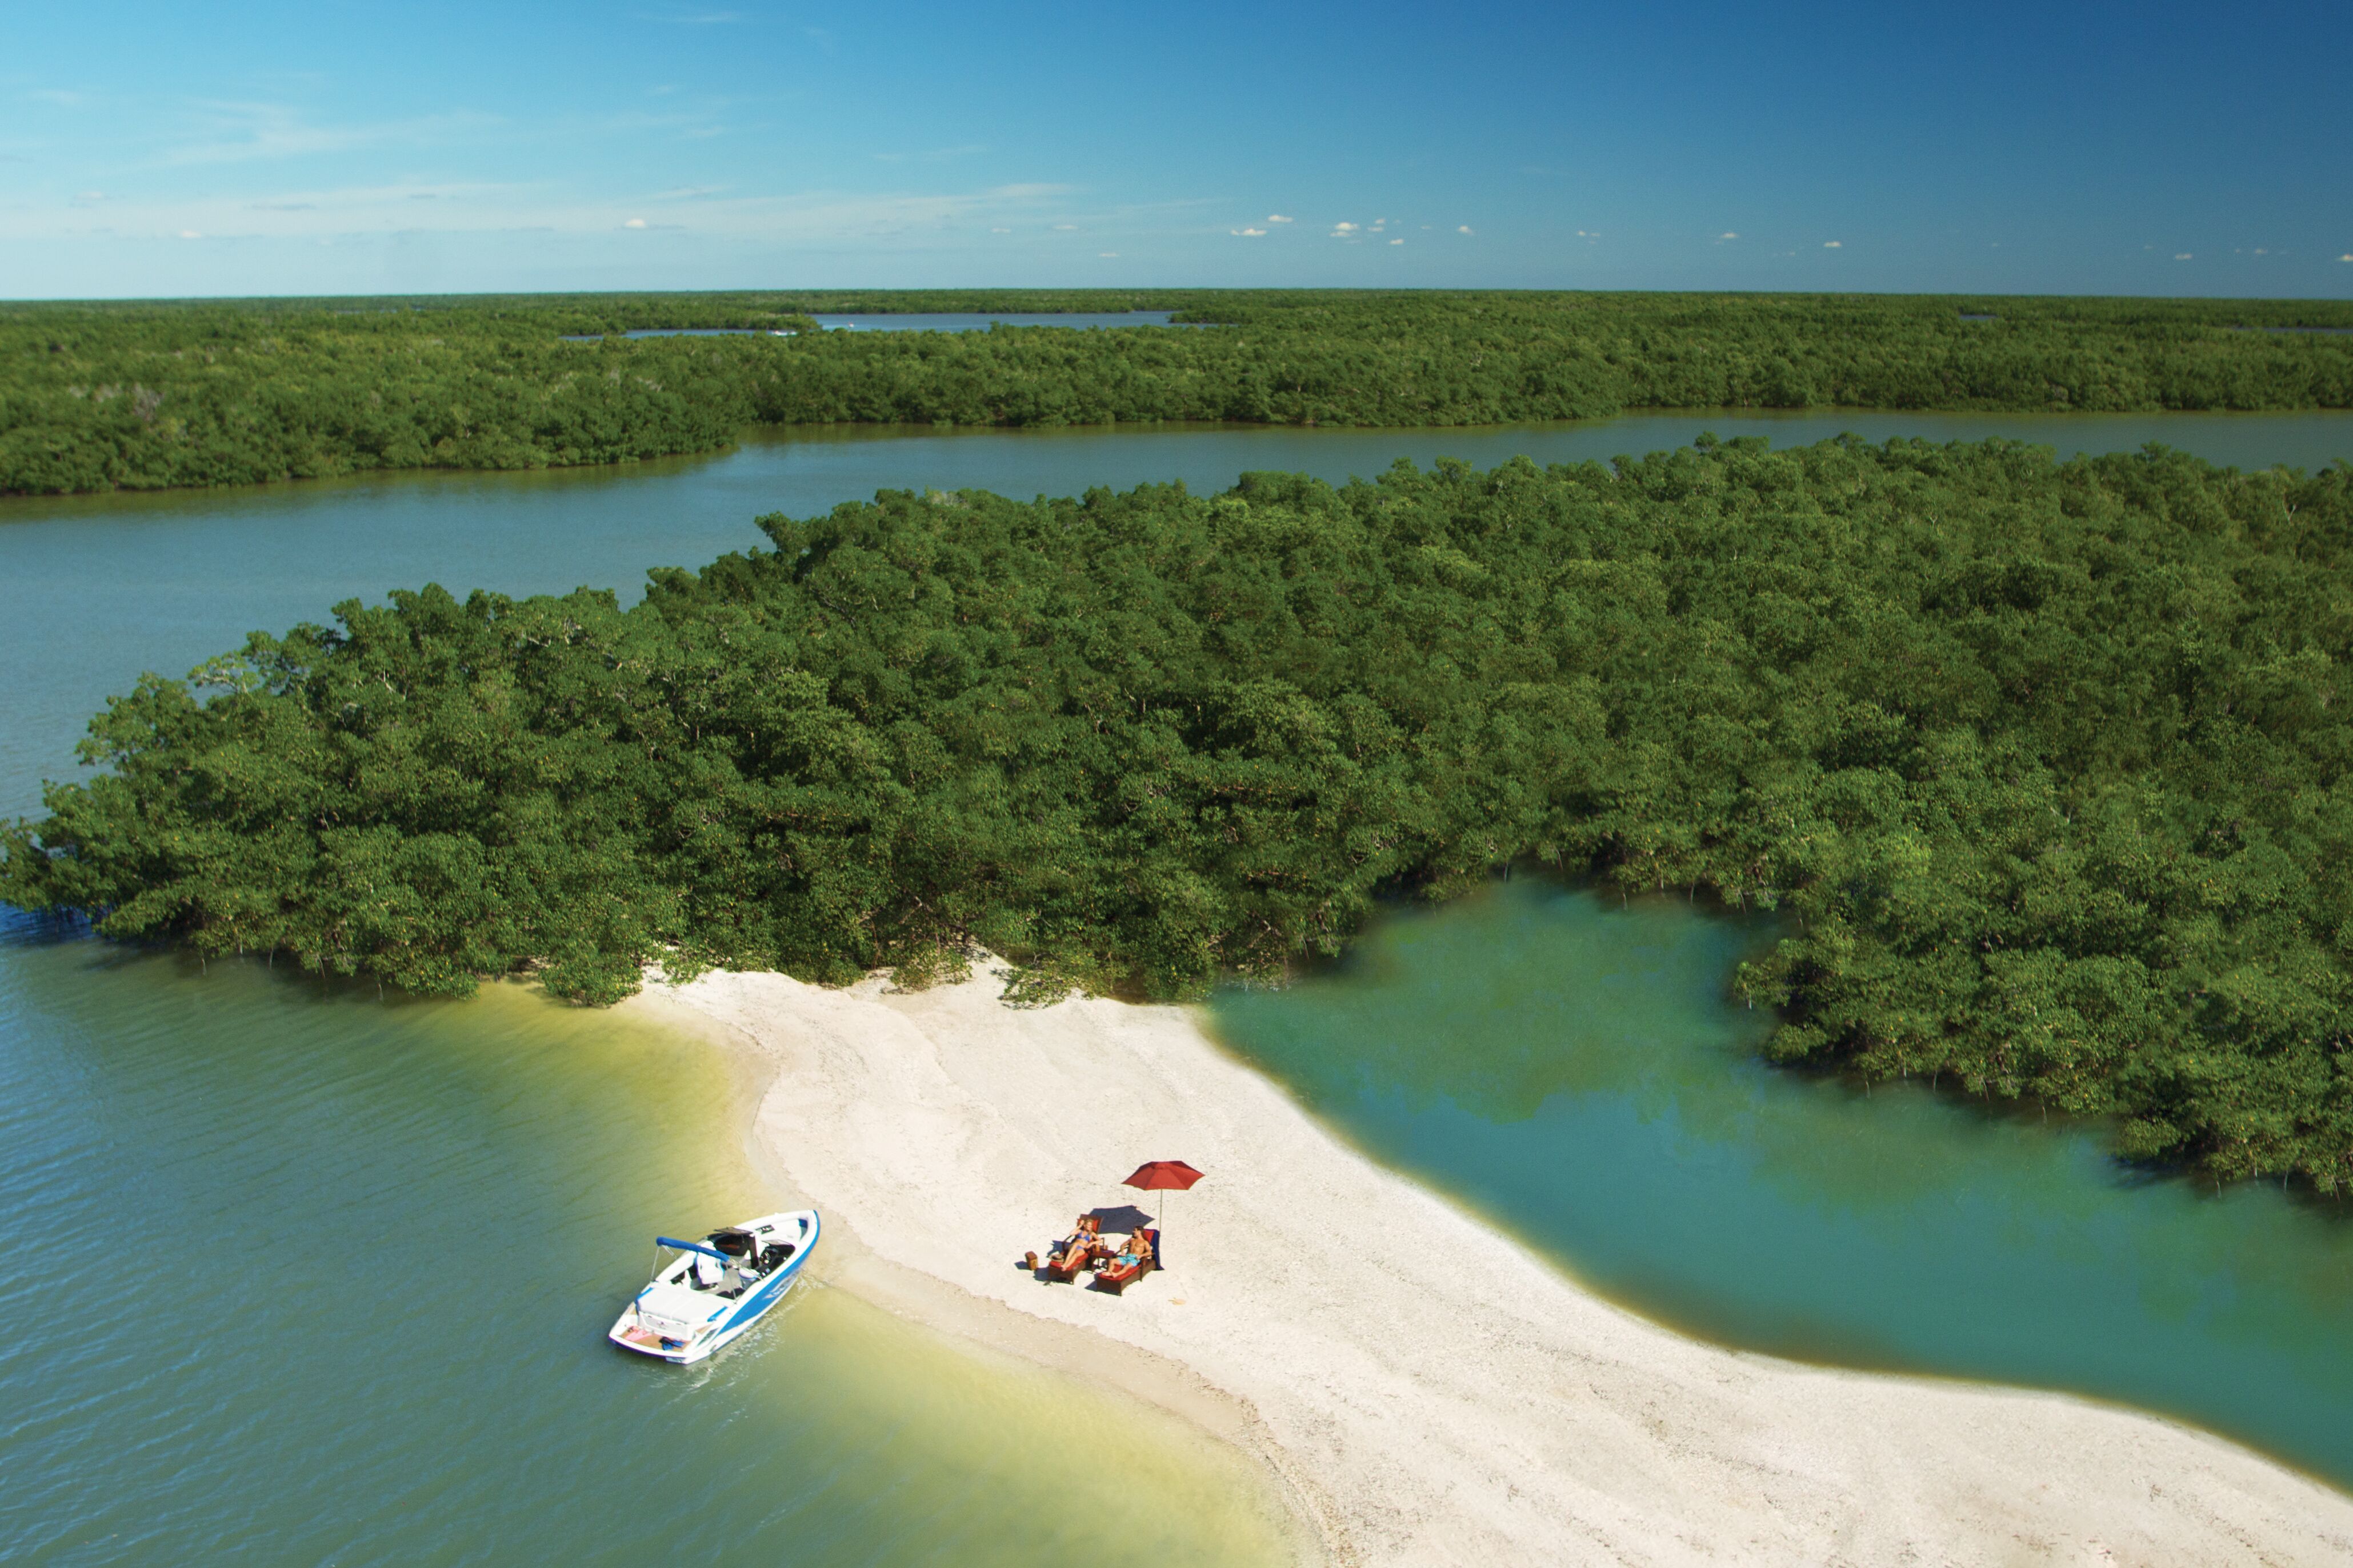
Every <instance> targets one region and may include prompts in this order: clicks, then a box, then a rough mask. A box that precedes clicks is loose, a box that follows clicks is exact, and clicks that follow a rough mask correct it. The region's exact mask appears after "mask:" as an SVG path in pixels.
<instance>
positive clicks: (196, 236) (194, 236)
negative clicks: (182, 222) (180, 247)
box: [180, 228, 204, 239]
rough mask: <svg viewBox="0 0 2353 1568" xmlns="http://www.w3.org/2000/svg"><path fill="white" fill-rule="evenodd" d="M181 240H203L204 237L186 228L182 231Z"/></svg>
mask: <svg viewBox="0 0 2353 1568" xmlns="http://www.w3.org/2000/svg"><path fill="white" fill-rule="evenodd" d="M180 238H183V239H202V238H204V236H203V235H201V234H199V233H197V232H196V231H195V229H193V228H184V229H182V230H180Z"/></svg>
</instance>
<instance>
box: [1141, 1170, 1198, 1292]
mask: <svg viewBox="0 0 2353 1568" xmlns="http://www.w3.org/2000/svg"><path fill="white" fill-rule="evenodd" d="M1200 1179H1201V1173H1200V1172H1199V1171H1196V1170H1194V1169H1193V1168H1192V1167H1191V1166H1190V1165H1187V1164H1186V1163H1185V1162H1184V1161H1183V1160H1145V1162H1144V1163H1143V1164H1141V1165H1139V1166H1137V1167H1136V1168H1135V1174H1134V1175H1133V1176H1130V1177H1129V1178H1128V1179H1127V1182H1126V1185H1128V1186H1130V1187H1141V1188H1143V1189H1144V1191H1145V1192H1185V1191H1186V1190H1187V1189H1188V1188H1190V1187H1191V1186H1192V1185H1193V1183H1194V1182H1196V1181H1199V1180H1200ZM1160 1234H1161V1240H1162V1245H1161V1246H1160V1247H1158V1248H1156V1249H1155V1250H1156V1251H1158V1252H1159V1253H1160V1254H1161V1257H1160V1266H1161V1267H1163V1268H1166V1267H1167V1266H1168V1259H1167V1246H1166V1241H1167V1235H1168V1218H1167V1216H1166V1215H1165V1214H1164V1215H1162V1216H1161V1220H1160Z"/></svg>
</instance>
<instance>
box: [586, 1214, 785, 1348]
mask: <svg viewBox="0 0 2353 1568" xmlns="http://www.w3.org/2000/svg"><path fill="white" fill-rule="evenodd" d="M818 1230H819V1226H818V1217H817V1211H816V1210H814V1209H801V1210H797V1211H795V1212H793V1213H784V1214H769V1215H766V1216H765V1217H763V1218H761V1219H756V1220H746V1221H744V1223H743V1224H740V1225H729V1226H727V1227H725V1228H724V1229H723V1230H716V1231H713V1232H712V1233H711V1234H709V1235H708V1236H706V1237H704V1238H703V1239H702V1240H701V1241H679V1240H677V1239H676V1238H674V1237H670V1236H657V1237H655V1238H654V1245H656V1246H659V1247H664V1248H667V1249H669V1250H670V1251H671V1252H674V1253H676V1254H677V1256H676V1257H673V1258H670V1260H668V1261H667V1262H664V1263H662V1264H660V1265H659V1266H657V1267H656V1268H655V1270H654V1277H653V1279H652V1281H651V1282H650V1283H649V1284H648V1285H647V1287H645V1288H644V1289H643V1290H640V1291H638V1294H637V1296H636V1298H633V1299H632V1300H631V1301H630V1302H629V1304H628V1306H627V1307H625V1308H622V1309H621V1315H620V1316H619V1317H618V1318H617V1319H614V1320H613V1327H612V1330H611V1331H610V1332H609V1333H608V1334H607V1336H606V1337H607V1339H609V1340H612V1341H613V1343H615V1344H617V1345H618V1346H620V1347H621V1348H622V1349H623V1350H625V1351H637V1352H638V1354H639V1355H645V1356H658V1357H659V1358H660V1359H661V1360H663V1361H674V1362H676V1363H678V1364H679V1365H681V1366H683V1365H685V1364H686V1363H688V1362H690V1361H702V1359H703V1358H704V1357H706V1356H709V1355H711V1354H712V1353H713V1352H715V1351H718V1350H719V1349H720V1348H721V1347H723V1346H724V1345H727V1344H729V1343H731V1342H733V1340H736V1339H738V1338H740V1337H742V1335H743V1334H744V1331H745V1330H748V1329H750V1328H751V1326H752V1325H753V1324H754V1323H755V1322H757V1321H759V1319H760V1318H761V1316H762V1315H763V1314H764V1313H765V1312H766V1311H767V1310H768V1309H769V1308H772V1307H774V1306H775V1305H776V1303H777V1302H779V1301H782V1300H783V1299H784V1298H785V1293H786V1291H788V1290H790V1289H791V1288H792V1287H793V1281H794V1280H795V1279H797V1278H798V1277H799V1276H800V1270H801V1265H802V1264H804V1263H806V1262H807V1261H808V1255H809V1253H810V1252H811V1251H812V1250H814V1249H815V1247H816V1246H817V1238H818Z"/></svg>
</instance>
